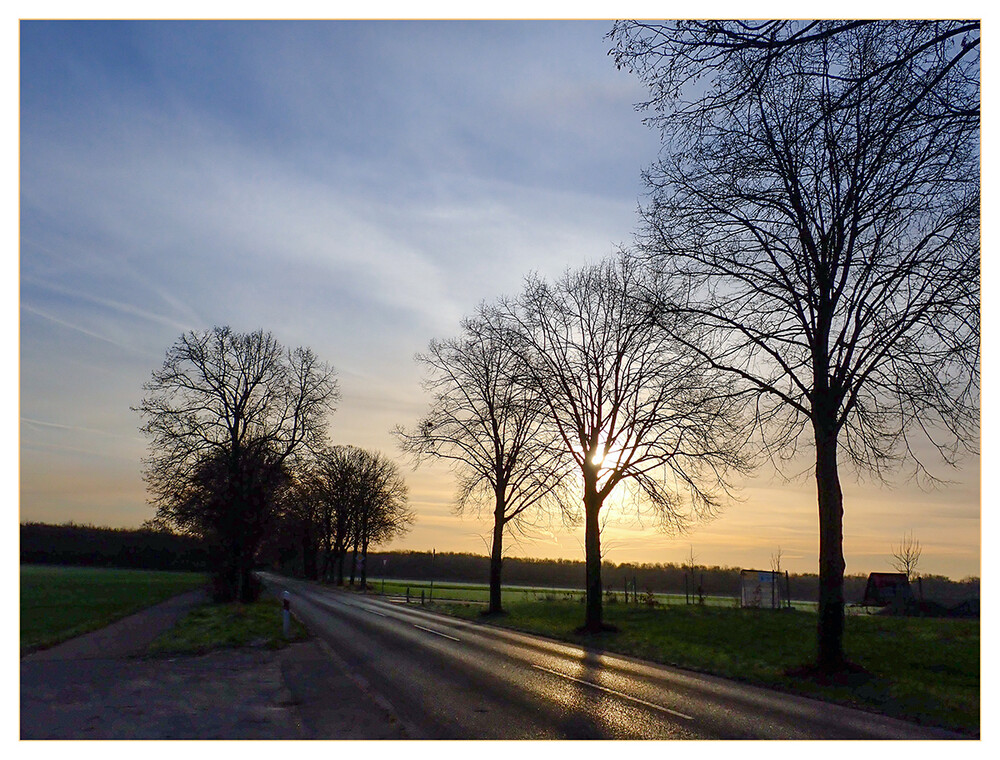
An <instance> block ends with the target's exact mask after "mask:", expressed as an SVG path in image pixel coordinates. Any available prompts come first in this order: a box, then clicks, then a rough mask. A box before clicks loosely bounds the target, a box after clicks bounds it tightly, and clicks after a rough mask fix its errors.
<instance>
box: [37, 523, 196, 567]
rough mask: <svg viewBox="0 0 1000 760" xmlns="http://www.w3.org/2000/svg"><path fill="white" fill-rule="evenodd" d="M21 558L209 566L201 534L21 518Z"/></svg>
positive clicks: (100, 564) (52, 562) (109, 564)
mask: <svg viewBox="0 0 1000 760" xmlns="http://www.w3.org/2000/svg"><path fill="white" fill-rule="evenodd" d="M21 563H22V564H36V565H81V566H86V567H120V568H135V569H142V570H195V571H205V570H207V569H208V552H207V550H206V549H205V547H204V545H203V544H202V542H201V541H200V540H199V539H197V538H192V537H191V536H182V535H178V534H176V533H170V532H168V531H157V530H148V529H145V528H140V529H128V528H98V527H94V526H93V525H76V524H74V523H67V524H65V525H47V524H45V523H21Z"/></svg>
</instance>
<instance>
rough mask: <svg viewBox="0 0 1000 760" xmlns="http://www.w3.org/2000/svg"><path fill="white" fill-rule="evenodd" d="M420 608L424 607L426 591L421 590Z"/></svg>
mask: <svg viewBox="0 0 1000 760" xmlns="http://www.w3.org/2000/svg"><path fill="white" fill-rule="evenodd" d="M420 606H421V607H423V606H424V590H423V589H420Z"/></svg>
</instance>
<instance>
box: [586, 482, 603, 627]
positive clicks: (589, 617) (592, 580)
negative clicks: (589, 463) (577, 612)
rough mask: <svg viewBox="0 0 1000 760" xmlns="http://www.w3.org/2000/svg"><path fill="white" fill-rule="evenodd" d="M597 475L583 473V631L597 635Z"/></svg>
mask: <svg viewBox="0 0 1000 760" xmlns="http://www.w3.org/2000/svg"><path fill="white" fill-rule="evenodd" d="M596 479H597V473H596V472H594V473H588V472H586V471H585V472H584V486H583V507H584V512H585V514H586V525H585V526H584V549H585V552H586V555H587V556H586V560H587V562H586V567H587V611H586V617H585V619H584V623H583V627H584V630H586V631H588V632H590V633H597V632H599V631H601V630H602V629H603V608H602V606H601V605H602V600H601V525H600V519H599V518H600V514H601V500H600V497H599V496H598V494H597V482H596Z"/></svg>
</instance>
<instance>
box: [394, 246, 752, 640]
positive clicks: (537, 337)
mask: <svg viewBox="0 0 1000 760" xmlns="http://www.w3.org/2000/svg"><path fill="white" fill-rule="evenodd" d="M665 288H666V284H665V282H664V281H663V280H662V278H660V277H658V275H656V273H654V272H651V271H650V270H648V269H644V268H641V267H640V266H639V262H638V261H637V260H635V259H634V258H632V257H629V256H627V255H621V256H618V257H616V258H614V259H609V260H607V261H605V262H602V263H599V264H595V265H592V266H588V267H584V268H581V269H579V270H575V271H570V272H567V273H566V274H565V275H564V276H563V277H562V278H561V279H559V280H558V281H556V282H554V283H548V282H545V281H543V280H541V279H539V278H537V277H529V278H528V279H527V281H526V284H525V289H524V291H523V293H522V294H521V295H520V296H519V297H518V298H512V299H503V300H501V301H498V302H497V303H496V304H484V305H482V306H481V307H480V309H479V311H478V313H477V315H476V317H475V318H473V319H468V320H466V321H465V323H464V325H463V335H462V337H460V338H457V339H454V340H451V341H445V342H441V343H439V342H432V343H431V345H430V350H429V352H428V353H427V354H426V355H423V356H420V357H418V358H419V359H420V360H421V361H422V362H423V363H424V365H425V367H426V369H427V371H428V379H427V381H426V387H427V388H428V389H429V390H430V391H431V392H432V394H433V401H432V403H431V408H430V411H429V412H428V414H427V415H426V416H425V417H424V419H423V420H421V421H420V423H419V424H418V425H417V426H416V428H415V429H414V430H412V431H410V432H406V431H403V430H400V431H399V432H398V434H399V436H400V439H401V441H402V445H403V448H404V449H405V450H407V451H410V452H411V453H413V454H415V455H416V456H417V458H418V459H419V458H420V457H423V456H436V457H440V458H443V459H448V460H451V461H452V462H454V463H455V464H456V471H457V474H458V477H459V484H460V485H459V495H458V505H459V507H461V508H464V507H466V506H468V505H469V504H470V503H475V504H479V505H482V504H484V503H486V504H490V506H491V507H492V511H493V515H494V530H493V543H492V550H491V572H490V598H491V602H490V611H493V612H499V611H500V576H501V564H502V550H503V549H502V539H503V533H504V530H505V529H508V528H510V527H511V526H512V525H517V524H518V523H517V521H518V520H523V519H525V516H526V514H527V512H528V511H529V510H535V511H538V510H543V509H544V508H545V507H552V506H558V507H559V508H560V509H561V512H562V514H563V516H564V517H565V518H567V519H570V520H572V519H575V518H576V516H577V515H578V514H579V512H580V509H579V502H577V504H573V503H572V501H571V499H572V494H577V498H579V496H578V495H579V493H580V492H581V491H582V494H583V498H582V502H583V504H582V506H583V509H582V512H583V519H584V533H585V554H586V590H587V602H586V613H585V621H584V628H585V629H586V630H588V631H599V630H601V629H602V628H603V627H604V624H603V620H602V594H601V546H600V530H601V511H602V509H603V508H604V506H605V503H606V501H607V499H608V497H609V495H610V494H611V492H612V491H613V490H615V488H616V487H617V486H618V485H619V484H624V485H625V486H628V487H630V489H629V490H630V493H631V494H632V495H633V496H635V497H636V499H635V500H634V503H635V504H636V505H637V507H639V506H640V505H641V507H642V508H645V509H650V510H652V512H653V513H654V514H655V515H656V519H657V520H658V523H659V525H660V527H662V528H664V529H666V530H672V529H677V528H680V527H681V526H683V525H684V524H685V523H686V522H687V520H689V519H690V517H691V516H692V515H695V516H698V515H707V514H710V513H712V512H713V511H714V510H715V509H716V508H717V507H718V505H719V494H718V492H719V491H720V490H721V491H723V492H725V491H726V489H727V486H726V482H725V477H724V476H725V473H726V472H728V471H730V470H733V469H737V470H738V469H741V468H743V466H744V462H743V460H742V458H741V457H740V454H739V451H740V450H741V448H742V446H741V444H742V440H740V439H739V436H740V434H741V430H740V428H739V426H738V425H737V424H735V417H734V415H733V414H732V413H731V410H732V409H733V408H734V407H733V404H732V402H733V398H734V395H733V394H734V393H735V391H734V388H733V385H732V383H731V381H730V380H729V378H727V377H725V376H724V375H722V374H720V373H717V372H706V371H705V370H706V369H707V368H708V365H707V364H706V363H705V362H704V361H703V360H702V359H701V357H700V356H699V355H698V354H696V353H693V352H691V351H689V350H687V347H686V345H685V344H684V343H682V342H681V341H679V340H678V339H677V337H676V334H675V333H679V332H681V331H682V330H681V327H680V325H677V326H675V327H676V329H675V330H673V331H668V330H665V329H663V324H664V323H665V322H668V321H669V319H670V318H669V316H668V315H667V314H666V313H665V312H664V310H663V306H662V302H661V299H659V298H654V297H652V296H651V295H650V294H651V293H654V292H655V293H658V294H659V293H661V291H663V290H664V289H665ZM689 338H690V339H691V340H694V339H695V338H696V336H689Z"/></svg>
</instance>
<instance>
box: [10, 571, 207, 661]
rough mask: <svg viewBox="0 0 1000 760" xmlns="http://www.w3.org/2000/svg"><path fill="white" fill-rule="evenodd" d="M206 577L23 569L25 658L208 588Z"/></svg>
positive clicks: (22, 602) (176, 574)
mask: <svg viewBox="0 0 1000 760" xmlns="http://www.w3.org/2000/svg"><path fill="white" fill-rule="evenodd" d="M206 582H207V577H206V576H205V575H204V574H202V573H179V572H168V571H163V570H117V569H108V568H92V567H62V566H55V565H21V655H22V656H23V655H25V654H27V653H28V652H32V651H34V650H36V649H43V648H45V647H49V646H52V645H53V644H57V643H59V642H60V641H65V640H66V639H70V638H73V637H74V636H79V635H80V634H83V633H87V632H88V631H93V630H97V629H98V628H102V627H104V626H106V625H108V624H109V623H112V622H114V621H115V620H118V619H120V618H123V617H125V616H127V615H130V614H132V613H133V612H136V611H138V610H141V609H144V608H146V607H151V606H153V605H154V604H158V603H160V602H162V601H165V600H167V599H169V598H170V597H172V596H176V595H177V594H181V593H183V592H185V591H191V590H193V589H196V588H199V587H201V586H204V585H205V583H206Z"/></svg>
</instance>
